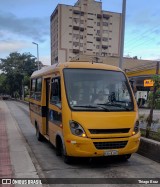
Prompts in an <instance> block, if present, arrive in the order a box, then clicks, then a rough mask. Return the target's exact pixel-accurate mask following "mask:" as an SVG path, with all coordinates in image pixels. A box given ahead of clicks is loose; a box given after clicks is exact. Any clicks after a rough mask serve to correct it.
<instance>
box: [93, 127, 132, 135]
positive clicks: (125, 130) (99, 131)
mask: <svg viewBox="0 0 160 187" xmlns="http://www.w3.org/2000/svg"><path fill="white" fill-rule="evenodd" d="M129 130H130V129H129V128H123V129H89V131H90V133H91V134H114V133H128V132H129Z"/></svg>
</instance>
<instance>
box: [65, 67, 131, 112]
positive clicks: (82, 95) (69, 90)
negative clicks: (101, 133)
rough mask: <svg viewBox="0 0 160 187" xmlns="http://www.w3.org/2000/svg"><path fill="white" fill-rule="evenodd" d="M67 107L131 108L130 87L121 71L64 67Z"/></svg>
mask: <svg viewBox="0 0 160 187" xmlns="http://www.w3.org/2000/svg"><path fill="white" fill-rule="evenodd" d="M64 79H65V86H66V95H67V100H68V104H69V106H70V108H71V109H72V110H78V111H106V112H109V111H133V110H134V104H133V98H132V94H131V90H130V87H129V85H128V81H127V79H126V77H125V75H124V74H123V73H122V72H118V71H110V70H100V69H64Z"/></svg>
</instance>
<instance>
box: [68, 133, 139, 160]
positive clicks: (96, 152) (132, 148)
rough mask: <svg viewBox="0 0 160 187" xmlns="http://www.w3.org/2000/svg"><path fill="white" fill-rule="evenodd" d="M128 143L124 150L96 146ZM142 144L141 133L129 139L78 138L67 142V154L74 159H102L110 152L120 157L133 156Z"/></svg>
mask: <svg viewBox="0 0 160 187" xmlns="http://www.w3.org/2000/svg"><path fill="white" fill-rule="evenodd" d="M121 141H127V144H126V146H125V147H124V148H110V149H97V148H96V147H95V145H94V143H95V142H98V143H100V144H101V143H102V142H103V143H104V142H105V143H106V142H115V143H116V142H117V143H118V142H121ZM139 144H140V133H137V134H136V135H134V136H131V137H129V138H113V139H90V138H81V137H76V138H73V137H72V139H68V138H67V139H66V140H65V147H66V153H67V155H68V156H73V157H100V156H105V155H106V152H107V151H108V152H109V151H111V152H112V151H116V153H117V154H118V155H125V154H132V153H135V152H136V151H137V150H138V147H139Z"/></svg>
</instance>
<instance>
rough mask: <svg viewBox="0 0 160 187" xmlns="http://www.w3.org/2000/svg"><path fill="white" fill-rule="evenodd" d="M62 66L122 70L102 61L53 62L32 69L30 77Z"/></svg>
mask: <svg viewBox="0 0 160 187" xmlns="http://www.w3.org/2000/svg"><path fill="white" fill-rule="evenodd" d="M64 68H84V69H103V70H113V71H122V70H121V69H120V68H118V67H116V66H111V65H107V64H103V63H92V62H65V63H58V64H53V65H51V66H47V67H44V68H42V69H41V70H37V71H34V72H33V74H32V75H31V77H37V76H42V75H47V74H50V73H52V72H54V71H57V70H59V69H64Z"/></svg>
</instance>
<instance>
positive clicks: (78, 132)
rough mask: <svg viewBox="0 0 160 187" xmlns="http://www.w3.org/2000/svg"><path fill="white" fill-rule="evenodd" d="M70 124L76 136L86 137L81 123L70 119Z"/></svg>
mask: <svg viewBox="0 0 160 187" xmlns="http://www.w3.org/2000/svg"><path fill="white" fill-rule="evenodd" d="M69 124H70V129H71V132H72V134H74V135H76V136H80V137H84V138H85V137H86V133H85V131H84V129H83V128H82V126H81V125H80V124H79V123H77V122H75V121H69Z"/></svg>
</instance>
